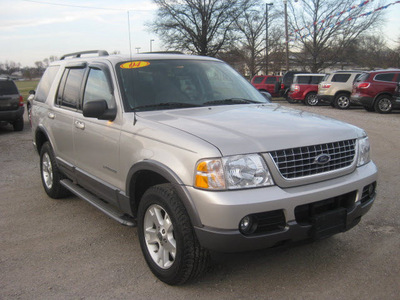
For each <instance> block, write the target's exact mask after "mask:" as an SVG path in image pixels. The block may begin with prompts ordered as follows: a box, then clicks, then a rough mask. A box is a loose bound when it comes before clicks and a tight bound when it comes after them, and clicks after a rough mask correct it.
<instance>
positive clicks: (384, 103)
mask: <svg viewBox="0 0 400 300" xmlns="http://www.w3.org/2000/svg"><path fill="white" fill-rule="evenodd" d="M374 108H375V111H377V112H378V113H380V114H388V113H390V112H391V111H392V97H390V96H389V95H383V96H380V97H378V99H376V101H375V104H374Z"/></svg>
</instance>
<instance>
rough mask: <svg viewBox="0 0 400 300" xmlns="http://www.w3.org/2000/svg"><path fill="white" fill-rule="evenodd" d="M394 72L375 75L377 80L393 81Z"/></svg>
mask: <svg viewBox="0 0 400 300" xmlns="http://www.w3.org/2000/svg"><path fill="white" fill-rule="evenodd" d="M393 78H394V73H385V74H378V75H376V76H375V80H379V81H393Z"/></svg>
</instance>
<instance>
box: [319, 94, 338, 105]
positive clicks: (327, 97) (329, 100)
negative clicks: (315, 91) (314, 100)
mask: <svg viewBox="0 0 400 300" xmlns="http://www.w3.org/2000/svg"><path fill="white" fill-rule="evenodd" d="M317 97H318V100H319V101H321V102H324V103H329V104H331V103H333V100H334V99H335V97H334V96H331V95H317Z"/></svg>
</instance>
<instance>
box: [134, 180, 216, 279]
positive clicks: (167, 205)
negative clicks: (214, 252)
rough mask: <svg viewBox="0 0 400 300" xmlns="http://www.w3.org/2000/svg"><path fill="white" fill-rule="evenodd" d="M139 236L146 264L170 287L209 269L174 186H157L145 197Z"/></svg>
mask: <svg viewBox="0 0 400 300" xmlns="http://www.w3.org/2000/svg"><path fill="white" fill-rule="evenodd" d="M138 235H139V242H140V247H141V248H142V252H143V255H144V257H145V260H146V262H147V265H148V266H149V268H150V270H151V271H152V272H153V274H154V275H155V276H156V277H157V278H158V279H160V280H161V281H163V282H165V283H167V284H170V285H179V284H183V283H185V282H187V281H189V280H193V279H195V278H197V277H198V276H199V275H201V274H202V273H203V272H204V271H205V270H206V268H207V265H208V260H209V253H208V251H207V250H205V249H203V248H202V247H201V246H200V244H199V242H198V240H197V237H196V234H195V233H194V230H193V226H192V225H191V222H190V219H189V216H188V214H187V212H186V209H185V207H184V205H183V203H182V202H181V200H180V199H179V196H178V195H177V193H176V191H175V189H174V188H173V186H172V185H171V184H162V185H156V186H154V187H151V188H150V189H148V190H147V191H146V192H145V194H144V195H143V197H142V199H141V201H140V203H139V209H138ZM159 252H163V255H162V256H163V257H160V255H159V254H158V253H159Z"/></svg>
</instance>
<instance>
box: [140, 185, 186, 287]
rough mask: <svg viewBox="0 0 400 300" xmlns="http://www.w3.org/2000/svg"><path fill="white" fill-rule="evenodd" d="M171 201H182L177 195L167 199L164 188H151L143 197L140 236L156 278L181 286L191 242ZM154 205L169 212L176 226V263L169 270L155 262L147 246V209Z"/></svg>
mask: <svg viewBox="0 0 400 300" xmlns="http://www.w3.org/2000/svg"><path fill="white" fill-rule="evenodd" d="M163 187H168V188H170V187H169V186H168V185H163ZM171 198H175V199H171ZM171 200H172V201H180V200H179V199H177V198H176V194H172V195H171V197H170V199H166V197H165V195H164V194H163V191H162V188H161V189H160V188H159V186H156V187H153V188H150V189H149V190H148V191H147V192H146V193H145V194H144V195H143V198H142V200H141V201H140V204H139V209H138V236H139V242H140V247H141V249H142V252H143V255H144V257H145V259H146V262H147V264H148V266H149V268H150V270H151V271H152V272H153V274H154V275H156V277H158V278H159V279H160V280H161V281H163V282H165V283H168V284H179V283H180V281H182V280H181V279H180V277H182V274H181V273H182V272H184V271H182V268H184V265H183V264H184V263H183V260H184V255H185V254H184V253H183V252H184V247H185V243H190V242H191V241H185V237H184V234H183V232H182V228H181V226H180V225H179V224H180V222H182V220H179V221H178V220H177V216H176V213H175V212H174V211H175V210H176V207H174V205H173V204H171V203H170V202H169V201H171ZM154 204H155V205H159V206H161V207H162V208H163V209H164V210H165V211H166V212H167V214H168V215H169V217H170V219H171V222H172V224H173V226H174V237H175V241H176V257H175V261H174V263H173V264H172V266H171V267H169V268H168V269H162V268H160V267H159V266H158V265H157V264H156V263H155V262H154V260H153V258H152V257H151V255H150V253H149V250H148V248H147V245H146V240H145V233H144V217H145V214H146V211H147V209H148V208H149V207H150V206H151V205H154ZM186 216H187V215H186ZM181 217H182V216H181ZM184 222H189V218H188V216H187V218H186V220H184Z"/></svg>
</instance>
